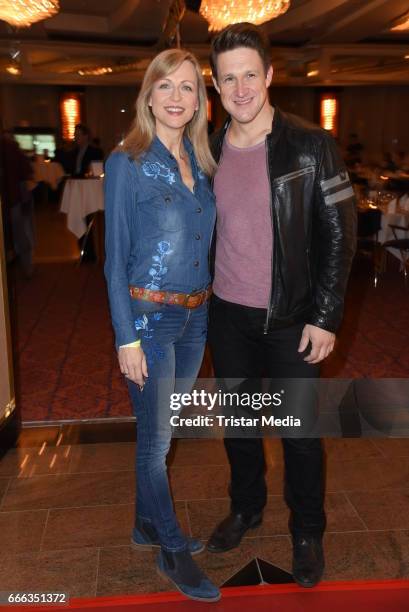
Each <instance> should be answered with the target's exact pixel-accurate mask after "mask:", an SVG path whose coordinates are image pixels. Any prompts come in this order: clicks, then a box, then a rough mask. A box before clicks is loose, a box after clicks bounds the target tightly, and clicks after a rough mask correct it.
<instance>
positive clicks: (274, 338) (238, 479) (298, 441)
mask: <svg viewBox="0 0 409 612" xmlns="http://www.w3.org/2000/svg"><path fill="white" fill-rule="evenodd" d="M265 317H266V310H265V309H262V308H250V307H247V306H241V305H239V304H233V303H231V302H226V301H224V300H221V299H220V298H218V297H217V296H215V295H214V296H213V297H212V299H211V303H210V311H209V343H210V349H211V353H212V359H213V364H214V369H215V374H216V377H217V378H246V379H247V378H249V379H252V378H261V377H268V378H274V379H288V378H302V379H306V378H318V377H319V365H310V364H308V363H307V362H305V361H304V359H303V358H304V357H305V355H306V354H308V353H309V351H310V347H308V348H307V350H306V351H305V352H304V353H298V346H299V343H300V339H301V333H302V330H303V327H304V324H297V325H293V326H291V327H286V328H283V329H276V330H272V331H269V332H268V333H267V334H264V333H263V325H264V321H265ZM302 409H303V406H299V407H298V413H299V414H302ZM224 443H225V447H226V451H227V455H228V458H229V461H230V466H231V484H230V494H231V500H232V511H233V512H241V513H244V514H255V513H257V512H260V511H261V510H262V509H263V507H264V506H265V504H266V499H267V488H266V483H265V478H264V470H265V460H264V451H263V440H262V438H225V441H224ZM282 443H283V449H284V462H285V499H286V502H287V504H288V506H289V508H290V511H291V516H290V530H291V533H292V534H293V535H294V536H299V535H318V536H320V535H322V533H323V531H324V529H325V514H324V509H323V505H324V465H323V452H322V447H321V440H320V439H317V438H295V437H291V438H283V439H282Z"/></svg>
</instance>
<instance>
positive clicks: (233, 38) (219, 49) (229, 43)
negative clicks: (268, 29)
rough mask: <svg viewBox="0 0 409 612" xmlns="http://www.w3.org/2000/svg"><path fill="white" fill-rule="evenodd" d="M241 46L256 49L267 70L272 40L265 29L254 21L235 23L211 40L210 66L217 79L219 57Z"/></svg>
mask: <svg viewBox="0 0 409 612" xmlns="http://www.w3.org/2000/svg"><path fill="white" fill-rule="evenodd" d="M239 47H247V48H249V49H254V50H255V51H257V53H258V54H259V56H260V58H261V61H262V62H263V65H264V69H265V72H266V74H267V71H268V69H269V67H270V66H271V50H270V41H269V39H268V37H267V35H266V34H265V33H264V32H263V30H262V29H261V28H259V27H257V26H255V25H253V24H252V23H246V22H244V23H235V24H234V25H230V26H227V28H224V30H222V31H221V32H219V33H218V34H216V36H215V37H214V38H213V40H212V42H211V51H210V67H211V69H212V73H213V77H214V78H215V79H216V81H217V57H218V56H219V55H220V53H224V52H225V51H233V49H238V48H239Z"/></svg>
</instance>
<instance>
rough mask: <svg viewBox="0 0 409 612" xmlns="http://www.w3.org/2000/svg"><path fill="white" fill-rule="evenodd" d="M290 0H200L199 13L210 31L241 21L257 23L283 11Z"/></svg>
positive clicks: (276, 15)
mask: <svg viewBox="0 0 409 612" xmlns="http://www.w3.org/2000/svg"><path fill="white" fill-rule="evenodd" d="M289 6H290V0H271V1H270V2H269V1H268V0H202V4H201V6H200V13H201V14H202V15H203V17H204V18H205V19H206V21H208V23H209V30H210V31H213V32H214V31H218V30H222V29H223V28H225V27H226V26H228V25H231V24H233V23H241V22H243V21H246V22H249V23H254V24H256V25H259V24H260V23H264V22H265V21H270V19H274V18H275V17H278V16H279V15H282V14H283V13H285V12H286V11H287V10H288V8H289Z"/></svg>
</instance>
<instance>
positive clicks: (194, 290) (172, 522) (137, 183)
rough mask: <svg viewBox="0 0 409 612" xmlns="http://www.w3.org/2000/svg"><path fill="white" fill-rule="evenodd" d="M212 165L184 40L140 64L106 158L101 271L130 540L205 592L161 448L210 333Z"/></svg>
mask: <svg viewBox="0 0 409 612" xmlns="http://www.w3.org/2000/svg"><path fill="white" fill-rule="evenodd" d="M213 170H214V161H213V158H212V157H211V154H210V151H209V147H208V141H207V117H206V88H205V85H204V82H203V78H202V75H201V70H200V66H199V64H198V62H197V60H196V59H195V58H194V56H193V55H191V54H190V53H188V52H187V51H184V50H181V49H169V50H167V51H163V52H162V53H160V54H159V55H158V56H157V57H155V59H154V60H153V61H152V63H151V64H150V66H149V67H148V69H147V72H146V74H145V77H144V80H143V83H142V87H141V90H140V93H139V95H138V99H137V102H136V118H135V121H134V124H133V127H132V129H131V130H130V132H129V134H128V135H127V137H126V138H125V140H124V142H123V144H122V146H121V147H120V148H119V149H117V150H116V151H114V153H112V154H111V155H110V157H109V159H108V161H107V165H106V170H105V212H106V264H105V275H106V279H107V283H108V293H109V300H110V306H111V314H112V321H113V326H114V330H115V336H116V346H117V348H118V360H119V365H120V369H121V372H122V373H123V374H124V375H125V376H126V378H127V382H128V388H129V392H130V396H131V399H132V404H133V409H134V413H135V415H136V417H137V458H136V464H137V500H136V523H135V528H134V531H133V538H132V539H133V543H134V544H135V545H137V546H152V545H153V546H160V552H159V556H158V560H157V564H158V568H159V571H160V573H161V574H164V575H165V576H167V577H168V578H169V579H170V580H171V581H172V582H173V583H174V584H175V586H176V587H177V588H178V589H179V590H180V591H181V592H182V593H184V594H185V595H187V596H188V597H190V598H192V599H198V600H201V601H217V600H218V599H219V598H220V592H219V590H218V589H217V587H216V586H214V585H213V584H212V583H211V582H210V580H208V579H207V578H206V576H205V575H204V574H203V572H202V571H201V570H200V569H199V568H198V566H197V565H196V564H195V562H194V561H193V559H192V554H195V553H199V552H201V551H202V550H203V549H204V546H203V544H202V543H201V542H199V541H197V540H193V539H189V538H187V537H186V536H185V535H184V534H183V533H182V532H181V530H180V527H179V525H178V522H177V520H176V517H175V512H174V508H173V504H172V500H171V495H170V491H169V483H168V478H167V472H166V455H167V453H168V450H169V446H170V439H171V427H170V422H169V418H170V394H171V393H185V392H189V391H190V390H191V387H192V385H193V383H194V381H195V379H196V376H197V373H198V370H199V367H200V364H201V360H202V356H203V351H204V345H205V340H206V328H207V298H208V296H209V293H210V291H209V282H210V276H209V270H208V252H209V246H210V240H211V235H212V231H213V226H214V221H215V205H214V196H213V194H212V191H211V189H210V186H209V182H208V179H207V176H206V175H209V174H211V173H212V171H213Z"/></svg>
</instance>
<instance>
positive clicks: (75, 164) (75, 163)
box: [70, 123, 103, 262]
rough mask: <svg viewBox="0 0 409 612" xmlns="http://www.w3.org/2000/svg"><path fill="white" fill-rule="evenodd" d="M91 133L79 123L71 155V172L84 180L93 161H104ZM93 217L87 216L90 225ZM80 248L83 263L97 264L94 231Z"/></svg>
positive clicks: (80, 240)
mask: <svg viewBox="0 0 409 612" xmlns="http://www.w3.org/2000/svg"><path fill="white" fill-rule="evenodd" d="M90 136H91V133H90V131H89V129H88V127H87V126H86V125H84V124H82V123H77V125H76V126H75V131H74V138H75V143H76V147H75V148H74V149H73V151H72V153H71V172H70V174H72V175H73V176H74V177H77V178H84V177H85V175H86V173H87V172H88V171H89V168H90V164H91V162H93V161H101V160H102V159H103V153H102V149H100V148H97V147H94V146H93V145H92V144H90ZM92 218H93V215H87V217H86V219H87V223H88V225H89V224H90V223H91V221H92ZM78 246H79V248H80V251H81V261H87V262H95V261H96V254H95V248H94V231H93V229H91V232H90V233H89V234H88V235H85V236H83V237H82V238H80V239H79V241H78Z"/></svg>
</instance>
